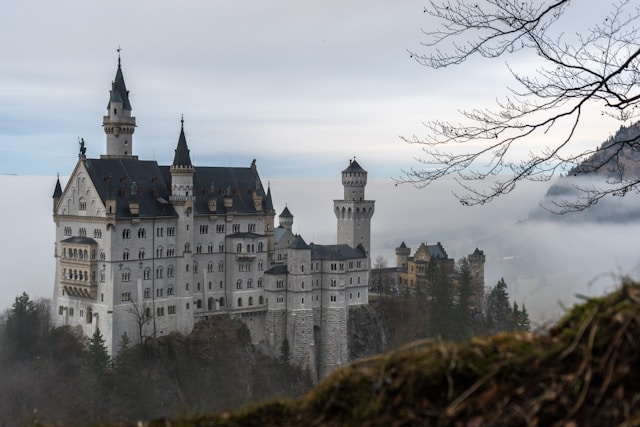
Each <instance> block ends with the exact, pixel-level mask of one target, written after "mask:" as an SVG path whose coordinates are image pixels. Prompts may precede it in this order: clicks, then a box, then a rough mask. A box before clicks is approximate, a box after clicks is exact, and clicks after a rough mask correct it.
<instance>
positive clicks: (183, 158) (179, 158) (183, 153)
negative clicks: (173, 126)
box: [173, 118, 193, 167]
mask: <svg viewBox="0 0 640 427" xmlns="http://www.w3.org/2000/svg"><path fill="white" fill-rule="evenodd" d="M180 123H181V124H180V137H179V138H178V146H177V147H176V154H175V156H174V157H173V166H177V167H192V166H193V165H192V164H191V157H190V156H189V147H188V146H187V138H186V137H185V136H184V118H182V119H181V120H180Z"/></svg>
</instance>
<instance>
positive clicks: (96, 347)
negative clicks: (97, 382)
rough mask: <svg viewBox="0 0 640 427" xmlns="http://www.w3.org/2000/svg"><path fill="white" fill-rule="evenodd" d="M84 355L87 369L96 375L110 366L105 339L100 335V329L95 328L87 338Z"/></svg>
mask: <svg viewBox="0 0 640 427" xmlns="http://www.w3.org/2000/svg"><path fill="white" fill-rule="evenodd" d="M86 357H87V365H88V367H89V369H90V370H91V371H92V372H93V373H95V374H97V375H98V376H101V375H103V374H104V373H106V372H107V371H108V370H109V367H110V366H111V357H109V352H108V351H107V347H106V345H105V339H104V338H103V337H102V333H100V329H98V328H96V330H95V332H94V333H93V335H92V336H91V339H90V340H89V346H88V347H87V353H86Z"/></svg>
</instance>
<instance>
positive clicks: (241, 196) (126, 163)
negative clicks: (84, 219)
mask: <svg viewBox="0 0 640 427" xmlns="http://www.w3.org/2000/svg"><path fill="white" fill-rule="evenodd" d="M82 162H83V164H84V166H85V168H86V169H87V172H88V173H89V175H90V177H91V181H92V182H93V184H94V186H95V188H96V190H97V191H98V194H99V195H100V198H101V199H102V201H103V202H105V201H106V200H107V199H115V200H116V211H115V214H116V217H118V218H128V217H134V216H135V217H143V218H144V217H148V218H151V217H175V216H177V214H176V211H175V209H174V208H173V206H172V205H171V203H170V202H169V200H170V196H171V193H170V190H169V189H170V187H171V172H170V167H169V166H159V165H158V163H157V162H155V161H150V160H138V159H135V158H100V159H83V160H82ZM194 170H195V171H194V175H193V186H194V196H196V200H195V202H194V214H195V215H210V211H209V205H208V202H209V200H211V199H216V200H217V207H218V209H217V212H218V213H225V212H226V209H225V207H224V198H225V197H232V199H233V206H232V208H231V210H232V211H233V212H234V213H237V214H243V213H255V212H256V208H255V203H254V200H253V192H254V191H255V192H256V193H257V194H258V195H259V196H263V200H262V206H261V207H260V210H259V211H260V212H265V211H266V206H267V205H268V201H267V200H265V199H266V197H264V196H265V192H264V188H263V187H262V184H261V183H260V180H259V179H257V175H256V173H255V172H254V171H253V170H252V169H251V168H248V167H195V168H194ZM134 182H135V183H136V186H137V192H138V194H137V196H138V199H139V203H140V207H139V214H138V215H132V214H131V213H130V211H129V199H130V197H131V186H132V183H134ZM212 183H215V187H214V188H217V189H218V190H216V191H215V194H211V188H212V186H211V184H212Z"/></svg>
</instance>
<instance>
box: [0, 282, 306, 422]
mask: <svg viewBox="0 0 640 427" xmlns="http://www.w3.org/2000/svg"><path fill="white" fill-rule="evenodd" d="M118 347H119V351H118V353H117V356H116V357H114V358H112V357H111V356H110V355H109V353H108V352H107V349H106V347H105V340H104V337H103V336H102V333H101V331H100V330H99V329H96V330H95V331H94V333H93V335H92V336H91V337H87V336H85V335H84V334H83V333H82V331H81V330H80V329H79V328H72V327H69V326H64V327H59V328H52V327H51V326H50V323H49V302H48V301H47V300H38V301H33V300H31V298H30V297H29V296H28V295H27V294H26V293H23V294H22V295H19V296H18V297H16V299H15V302H14V304H13V305H12V307H11V308H10V309H9V310H8V311H7V312H5V313H4V314H3V315H2V316H0V378H2V381H0V425H21V424H24V423H25V422H27V421H29V420H32V419H38V420H43V421H45V422H47V423H55V424H60V425H87V424H96V423H100V422H105V421H111V422H113V421H118V420H136V419H154V418H159V417H164V416H171V415H178V414H185V413H193V412H222V411H226V410H231V409H234V408H238V407H239V406H242V405H246V404H248V403H250V402H252V401H257V400H263V399H267V398H273V397H276V396H296V395H299V394H301V393H304V392H305V391H307V390H308V389H309V388H310V387H311V385H312V383H311V381H310V379H309V376H308V373H305V372H302V371H300V370H298V369H296V368H295V367H292V366H291V365H290V364H289V362H288V358H281V359H280V360H279V359H277V358H271V357H268V356H266V355H264V354H262V353H259V352H257V351H256V350H255V348H254V347H253V346H252V345H251V342H250V339H249V331H248V330H247V328H246V327H245V326H244V324H242V323H241V322H239V321H235V320H231V319H230V318H228V317H226V316H215V317H214V318H212V319H209V320H206V321H202V322H199V323H198V324H197V325H196V327H195V328H194V331H193V332H192V333H191V334H189V335H181V334H177V333H175V334H169V335H166V336H163V337H159V338H150V339H147V340H146V341H145V342H144V343H143V344H132V343H131V341H130V339H129V337H127V336H126V335H124V336H122V337H121V338H120V342H119V343H118Z"/></svg>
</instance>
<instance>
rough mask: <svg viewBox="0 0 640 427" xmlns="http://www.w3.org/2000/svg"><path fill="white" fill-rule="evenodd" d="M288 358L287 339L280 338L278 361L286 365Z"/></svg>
mask: <svg viewBox="0 0 640 427" xmlns="http://www.w3.org/2000/svg"><path fill="white" fill-rule="evenodd" d="M290 358H291V354H290V349H289V340H288V339H286V338H285V339H284V340H282V345H281V346H280V361H281V362H282V363H284V364H285V365H288V364H289V361H290Z"/></svg>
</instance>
